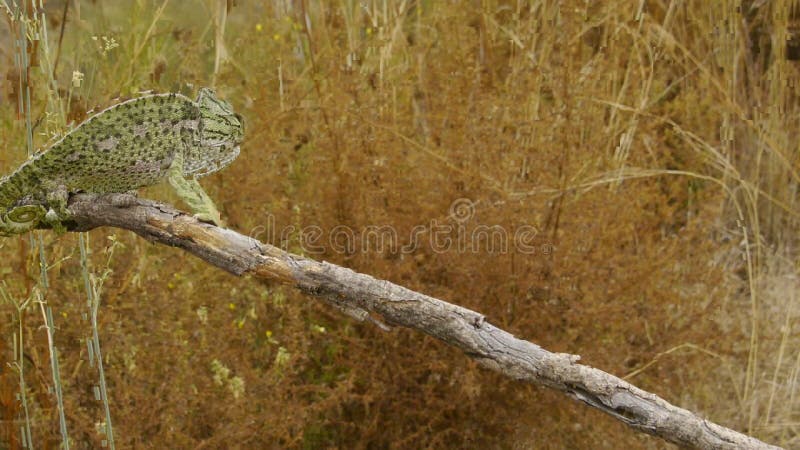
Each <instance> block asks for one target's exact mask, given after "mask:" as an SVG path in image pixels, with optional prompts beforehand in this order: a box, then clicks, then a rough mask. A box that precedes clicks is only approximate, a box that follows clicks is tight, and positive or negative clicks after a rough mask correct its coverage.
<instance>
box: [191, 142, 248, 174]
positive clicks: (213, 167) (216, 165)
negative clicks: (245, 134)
mask: <svg viewBox="0 0 800 450" xmlns="http://www.w3.org/2000/svg"><path fill="white" fill-rule="evenodd" d="M217 148H218V149H219V150H221V151H220V152H219V154H218V155H217V156H218V157H217V158H211V159H209V160H208V161H204V163H203V164H202V166H200V167H198V168H197V169H196V170H193V171H191V172H190V173H191V174H192V175H194V176H196V177H202V176H204V175H208V174H210V173H214V172H216V171H218V170H220V169H223V168H225V167H226V166H228V165H229V164H230V163H231V162H233V160H234V159H236V157H237V156H239V152H240V148H239V146H238V145H236V146H234V147H228V148H226V147H225V146H223V145H220V146H218V147H217Z"/></svg>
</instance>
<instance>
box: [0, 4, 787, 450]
mask: <svg viewBox="0 0 800 450" xmlns="http://www.w3.org/2000/svg"><path fill="white" fill-rule="evenodd" d="M794 3H795V2H794V1H789V0H776V1H773V2H762V1H733V0H728V1H718V2H716V1H715V2H708V1H704V0H686V1H679V0H651V1H644V0H608V1H604V2H585V1H577V0H575V1H545V0H542V1H533V2H521V1H520V2H515V1H492V0H482V1H469V2H455V1H444V0H440V1H425V0H417V1H413V0H409V1H405V0H403V1H401V0H384V1H360V2H357V1H350V0H339V1H331V2H316V1H310V0H305V1H303V0H300V1H288V0H275V1H271V2H246V1H239V2H235V1H234V2H227V3H226V2H225V1H222V2H217V1H198V2H194V3H191V4H190V3H189V2H166V1H164V2H161V1H145V0H142V1H135V2H134V1H130V2H113V3H112V2H94V1H74V2H70V3H69V6H68V9H67V13H66V16H65V17H66V20H65V21H64V20H63V19H62V18H63V17H64V16H63V14H64V8H65V5H64V2H60V1H49V2H47V3H46V5H45V9H44V12H45V16H46V21H47V27H48V38H49V39H48V41H47V46H46V48H43V47H42V43H41V42H36V41H32V43H33V44H34V45H36V47H35V48H34V52H33V53H32V54H31V64H32V67H31V68H30V70H29V73H30V77H31V81H30V88H31V99H32V100H31V114H30V117H31V121H32V123H33V124H34V125H35V129H34V140H35V142H36V144H37V146H39V147H41V146H43V145H45V144H46V142H47V141H48V140H49V138H50V136H51V135H53V134H54V133H57V132H62V131H63V130H65V129H66V125H65V122H66V123H69V122H73V121H74V123H78V122H79V121H80V120H82V119H83V118H85V117H86V115H87V111H88V110H90V109H92V108H100V107H104V106H107V105H110V104H113V103H114V102H115V97H118V96H121V97H132V96H135V95H137V94H136V93H137V92H139V91H141V90H147V89H153V90H156V91H159V92H167V91H175V92H183V93H186V94H187V95H194V91H196V88H197V87H199V86H214V87H215V88H216V89H217V91H218V93H219V94H220V96H221V97H223V98H226V99H228V100H229V101H231V102H232V103H233V104H234V105H235V107H236V108H237V109H238V110H239V112H240V113H241V114H242V115H243V116H244V117H245V118H246V131H247V140H246V142H245V143H244V145H243V149H242V154H241V156H240V157H239V159H238V160H237V161H235V162H234V163H233V165H232V166H230V167H229V168H228V169H226V170H224V171H223V172H221V173H218V174H215V175H213V176H211V177H208V178H206V179H204V180H203V184H204V186H206V187H207V191H208V192H209V193H210V194H211V196H212V197H213V198H215V199H216V200H217V201H218V205H219V206H220V209H221V210H222V212H223V217H226V218H227V220H228V223H229V226H230V227H231V228H234V229H236V230H238V231H240V232H244V233H248V232H250V233H253V235H254V236H258V237H260V238H261V239H263V240H266V241H268V242H271V243H273V244H276V245H282V246H284V247H285V248H287V249H289V250H291V251H294V252H303V245H302V240H301V233H300V231H299V230H301V229H302V228H303V227H308V226H316V227H319V229H320V230H322V232H323V236H324V237H325V239H327V237H328V236H331V235H332V233H335V231H336V230H337V228H336V227H337V226H346V227H349V229H352V230H355V231H356V232H357V233H360V232H361V231H362V230H365V229H368V227H370V226H391V227H393V229H395V230H396V231H397V235H398V236H399V237H400V239H401V241H400V244H407V243H408V242H409V240H410V236H411V235H412V233H415V232H416V231H415V230H419V229H420V228H415V227H427V228H424V229H423V231H422V232H421V233H418V237H419V242H418V245H417V246H416V247H415V248H414V249H413V251H411V252H408V253H402V252H398V251H395V252H392V251H389V250H387V249H383V251H380V249H376V248H375V247H374V245H372V246H371V245H370V244H369V241H368V240H357V241H355V245H354V247H353V248H351V249H348V250H347V251H342V249H339V248H336V247H335V246H333V245H330V244H328V243H325V244H324V245H323V247H324V249H325V251H324V252H323V253H314V254H310V255H309V256H312V257H315V258H317V259H325V260H328V261H331V262H334V263H336V264H340V265H344V266H347V267H350V268H352V269H354V270H357V271H361V272H366V273H369V274H371V275H373V276H376V277H379V278H385V279H388V280H391V281H393V282H396V283H399V284H402V285H404V286H407V287H409V288H411V289H415V290H418V291H421V292H424V293H426V294H430V295H433V296H437V297H440V298H443V299H446V300H448V301H451V302H454V303H457V304H461V305H463V306H466V307H468V308H472V309H475V310H478V311H481V312H483V313H485V314H486V315H487V316H488V317H489V319H490V321H491V322H493V323H494V324H496V325H498V326H500V327H503V328H506V329H508V330H510V331H512V332H513V333H515V334H516V335H518V336H520V337H524V338H526V339H530V340H532V341H534V342H536V343H538V344H540V345H543V346H544V347H546V348H548V349H550V350H552V351H561V352H569V353H577V354H580V355H582V357H583V362H584V363H587V364H590V365H592V366H595V367H599V368H601V369H603V370H606V371H608V372H611V373H614V374H617V375H629V377H628V379H629V381H632V382H633V383H635V384H637V385H638V386H640V387H642V388H644V389H647V390H650V391H652V392H655V393H657V394H658V395H660V396H662V397H664V398H666V399H667V400H669V401H671V402H673V403H675V404H678V405H680V406H682V407H685V408H688V409H691V410H694V411H696V412H698V413H700V414H702V415H704V416H706V417H708V418H710V419H711V420H714V421H716V422H719V423H721V424H723V425H726V426H729V427H732V428H735V429H737V430H740V431H742V432H745V433H749V434H752V435H754V436H756V437H759V438H761V439H763V440H766V441H768V442H770V443H774V444H779V445H783V446H786V447H787V448H791V447H800V432H799V431H798V430H799V429H800V395H799V394H798V377H799V376H800V350H798V349H800V300H798V292H800V290H798V277H797V275H798V267H799V266H798V262H799V261H800V260H799V259H798V254H797V251H796V250H797V244H798V242H797V230H798V214H799V213H800V208H798V197H797V189H798V182H799V181H800V163H798V161H799V160H800V158H799V157H800V154H799V153H798V147H797V146H798V142H799V140H798V131H799V130H800V128H798V125H800V124H799V123H798V122H799V120H798V119H799V118H800V114H798V112H800V109H799V108H798V105H799V104H798V91H797V90H798V83H797V81H798V80H799V79H800V77H798V62H797V58H798V57H800V35H799V36H797V37H796V36H795V34H794V32H795V30H796V29H798V30H800V16H797V15H796V14H798V13H797V11H798V10H797V5H795V4H794ZM0 5H6V2H2V3H0ZM0 9H2V8H0ZM7 18H8V17H7ZM19 25H20V24H19V22H14V21H11V20H7V21H6V22H5V26H3V27H0V38H2V40H0V64H2V65H1V66H0V67H1V68H2V73H0V75H2V78H3V79H4V80H5V81H4V85H3V91H2V97H1V98H0V100H2V102H1V103H0V142H2V147H1V148H2V150H3V151H2V153H0V169H2V170H0V172H1V173H9V172H10V171H12V170H13V168H14V167H15V166H16V165H17V164H18V163H20V162H21V161H23V160H24V158H25V157H26V153H25V119H24V117H21V116H20V115H19V114H18V110H17V102H18V100H19V98H20V93H19V89H18V86H19V82H18V80H19V73H20V70H19V64H15V60H14V55H15V49H14V47H13V45H14V42H15V41H14V39H16V36H17V34H16V33H18V27H19ZM34 25H36V22H31V26H34ZM796 25H797V27H796ZM62 30H63V39H62V38H60V37H59V36H60V35H61V34H62ZM43 52H44V56H42V54H43ZM56 61H57V63H56ZM53 69H54V70H53ZM74 72H79V73H80V75H74ZM75 77H78V78H81V77H82V80H81V82H80V83H78V82H77V81H75V82H74V83H73V81H74V79H75ZM65 119H66V120H65ZM141 195H143V196H148V197H155V198H158V199H162V200H165V201H175V197H174V196H173V195H172V194H171V193H170V192H169V189H167V188H165V187H154V188H148V189H146V190H143V191H142V192H141ZM459 199H462V201H463V199H467V200H469V202H470V203H469V204H468V206H471V207H473V210H472V211H470V212H471V215H469V217H468V220H464V221H461V222H457V223H456V222H454V217H453V216H452V214H451V212H453V211H451V207H452V206H453V205H454V204H456V202H457V201H458V200H459ZM464 204H465V203H460V205H462V206H463V205H464ZM456 212H457V211H456ZM437 224H439V225H447V224H449V225H461V226H462V227H464V229H466V230H473V229H475V227H478V226H493V225H498V226H500V227H502V228H503V229H505V230H507V231H508V232H509V233H513V232H514V230H517V229H519V228H520V227H522V226H531V227H534V228H535V229H536V230H537V232H538V234H537V235H536V238H535V239H534V241H533V244H534V245H535V246H536V248H537V249H539V251H538V252H536V253H533V254H529V253H523V252H520V251H517V250H514V247H513V246H511V248H510V249H509V250H508V251H498V250H497V249H496V248H495V249H494V250H493V251H491V250H490V249H487V248H486V247H481V248H480V249H479V250H478V251H460V250H459V249H457V248H450V249H449V250H447V251H439V250H437V247H436V245H435V244H436V243H435V233H434V232H433V228H432V227H433V226H435V225H437ZM265 227H266V228H265ZM270 229H272V230H276V233H275V234H271V233H270V232H268V230H270ZM339 230H341V228H339ZM448 236H450V237H451V238H453V237H455V234H454V233H450V234H449V235H448ZM88 240H89V248H90V253H89V256H88V258H87V259H86V261H87V262H88V266H89V268H88V272H89V274H90V275H91V276H90V277H89V282H90V285H91V286H92V289H93V290H95V291H96V292H97V293H98V294H99V298H100V301H101V307H100V310H99V316H98V321H99V324H98V328H99V331H100V339H101V342H102V350H103V352H104V353H103V358H104V362H105V372H106V381H107V384H108V400H109V402H110V407H111V417H112V422H113V430H114V437H115V442H116V445H117V446H119V447H120V448H163V447H164V446H165V445H166V446H168V447H170V448H284V447H288V448H308V449H316V448H330V447H342V448H422V447H433V448H467V447H472V448H625V447H629V448H666V447H668V446H667V445H666V444H664V443H663V442H661V441H659V440H656V439H653V438H650V437H648V436H642V435H638V434H634V433H633V432H631V431H630V430H629V429H627V428H626V427H624V426H623V425H621V424H620V423H618V422H617V421H615V420H612V419H610V418H608V417H606V416H604V415H603V414H601V413H599V412H596V411H594V410H592V409H590V408H587V407H585V406H583V405H582V404H579V403H576V402H574V401H572V400H569V399H567V398H564V397H562V396H561V395H559V394H556V393H553V392H550V391H547V390H544V389H541V388H537V387H534V386H527V385H520V384H517V383H515V382H513V381H511V380H507V379H503V378H501V377H500V376H498V375H497V374H494V373H489V372H488V371H486V370H483V369H479V368H477V367H476V366H475V365H474V364H473V363H472V362H471V361H469V360H468V359H467V358H465V357H464V356H463V355H461V354H459V353H458V352H457V351H454V350H452V349H450V348H447V347H445V346H444V345H442V344H440V343H439V342H436V341H434V340H433V339H430V338H428V337H426V336H422V335H419V334H416V333H412V332H409V331H406V330H401V329H398V330H394V331H392V332H391V333H384V332H381V331H379V330H378V329H377V328H375V327H374V326H372V325H369V324H360V323H355V322H353V321H352V320H350V319H349V318H344V317H343V316H341V315H340V314H338V313H337V312H335V311H332V310H330V309H329V308H327V307H325V306H323V305H321V304H320V303H318V302H315V301H309V298H307V297H305V296H303V295H301V294H299V293H298V292H295V291H293V290H292V289H291V288H287V287H280V286H265V285H262V284H257V283H256V282H254V281H252V280H242V279H236V278H234V277H232V276H229V275H227V274H225V273H222V272H220V271H218V270H216V269H214V268H211V267H208V266H206V265H205V264H203V263H202V262H200V261H198V260H195V259H193V258H191V257H189V256H187V255H185V254H182V253H180V252H179V251H176V250H173V249H170V248H165V247H160V246H154V245H150V244H148V243H146V242H144V241H142V240H141V239H138V238H137V237H135V236H133V235H131V234H129V233H125V232H120V231H116V230H112V229H101V230H95V231H93V232H91V233H89V235H88ZM40 241H41V242H42V244H43V245H42V247H43V249H44V254H45V255H46V262H47V266H48V269H49V272H48V280H49V287H48V288H47V289H45V288H44V287H43V283H42V278H41V275H40V271H39V259H38V258H39V250H38V249H37V247H38V245H39V242H40ZM77 241H78V236H77V235H75V234H66V235H63V236H60V237H59V236H55V235H54V234H53V233H50V232H42V233H35V234H34V235H33V239H32V238H31V237H29V236H20V237H17V238H8V239H2V240H1V241H0V252H2V262H0V273H1V274H2V280H3V281H2V284H1V285H0V287H2V290H3V292H4V297H3V302H2V304H1V305H0V318H2V319H0V336H2V338H0V362H2V368H0V412H2V417H0V428H2V431H0V448H20V445H21V444H20V441H19V430H20V427H21V426H22V424H23V423H24V422H25V421H24V416H23V414H22V411H21V406H20V403H19V402H18V401H17V400H16V398H15V396H16V394H17V393H18V392H19V388H20V384H19V375H18V366H17V365H15V361H17V360H16V359H15V355H14V345H16V343H18V342H19V341H20V337H22V338H23V341H24V342H23V345H22V348H23V352H24V358H23V359H22V360H21V361H17V362H18V363H21V364H22V365H23V368H24V374H25V378H26V383H27V391H26V398H27V400H28V408H29V413H30V418H29V421H28V422H29V424H30V426H31V429H32V434H33V437H34V444H35V445H36V447H37V448H57V447H58V445H59V444H60V442H61V437H60V434H59V425H58V423H59V420H58V412H57V404H56V401H55V397H54V396H53V395H51V394H50V393H49V392H50V390H51V389H52V387H53V385H54V382H53V378H52V376H51V369H50V363H49V360H50V359H49V358H50V356H49V355H50V353H51V345H50V344H49V343H48V340H47V334H46V332H45V330H44V328H43V325H44V319H43V315H42V312H41V311H42V307H41V305H40V304H39V303H38V302H36V301H33V302H31V303H29V304H28V307H27V309H25V310H24V313H23V314H20V313H19V312H18V310H17V308H16V307H15V306H17V305H20V304H21V303H22V302H23V301H25V300H26V299H33V300H37V299H43V300H44V301H46V303H47V305H49V306H50V307H52V308H53V314H54V316H55V324H56V328H55V330H54V332H55V340H54V343H53V345H54V346H55V347H57V349H58V358H59V362H60V369H61V377H60V383H61V385H62V388H63V395H64V411H65V414H66V418H67V428H68V431H69V436H70V440H71V443H72V444H73V447H74V448H89V447H98V446H100V445H101V441H102V439H104V435H103V434H101V433H100V432H98V430H99V429H102V424H103V422H104V418H103V417H104V416H103V412H102V407H101V403H100V402H98V401H97V400H95V398H94V394H93V388H94V386H96V385H97V384H98V375H97V371H96V369H95V368H94V367H90V365H89V364H88V362H87V343H86V338H87V336H90V334H91V327H90V325H89V323H88V321H87V320H86V319H85V317H86V315H87V313H88V310H87V307H86V295H87V294H86V290H85V285H84V274H83V272H84V271H83V269H82V267H81V258H80V255H79V252H78V245H77ZM32 244H33V247H32V246H31V245H32ZM548 249H551V250H552V251H550V252H548V251H547V250H548ZM306 250H308V249H306ZM39 296H41V297H39Z"/></svg>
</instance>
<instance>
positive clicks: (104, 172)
mask: <svg viewBox="0 0 800 450" xmlns="http://www.w3.org/2000/svg"><path fill="white" fill-rule="evenodd" d="M243 138H244V120H243V119H242V117H241V116H240V115H239V114H237V113H235V112H234V111H233V108H232V107H231V105H230V104H229V103H228V102H226V101H224V100H221V99H219V98H217V97H216V95H215V93H214V91H213V90H211V89H208V88H202V89H200V91H199V93H198V96H197V99H196V100H192V99H190V98H188V97H186V96H184V95H181V94H176V93H169V94H151V95H145V96H142V97H138V98H134V99H131V100H128V101H125V102H122V103H118V104H116V105H113V106H111V107H109V108H107V109H104V110H102V111H100V112H99V113H97V114H95V115H94V116H92V117H90V118H88V119H87V120H85V121H84V122H82V123H81V124H80V125H78V126H77V127H75V128H74V129H73V130H72V131H70V132H69V133H67V134H66V135H64V136H63V137H61V138H60V139H58V140H57V141H55V142H54V143H53V144H52V145H50V146H49V147H48V148H46V149H45V150H43V151H40V152H38V153H37V154H35V155H34V156H32V157H31V158H29V159H28V160H27V161H26V162H25V163H23V164H22V165H21V166H20V167H19V168H18V169H17V170H15V171H14V172H13V173H12V174H10V175H8V176H6V177H3V178H0V235H2V236H10V235H14V234H20V233H25V232H27V231H30V230H32V229H34V228H36V227H37V225H39V224H41V223H45V224H47V225H50V226H51V228H53V229H55V230H63V225H62V222H64V221H65V220H68V219H69V211H68V210H67V200H68V197H69V194H71V193H78V192H87V193H96V194H105V193H123V192H130V191H134V190H136V189H137V188H140V187H144V186H150V185H154V184H157V183H159V182H161V181H162V180H164V179H166V180H168V181H169V183H170V184H171V185H172V186H173V188H174V189H175V190H176V192H177V193H178V195H179V196H180V197H181V199H183V200H184V201H185V202H186V204H187V205H188V206H189V207H190V208H191V209H192V210H193V212H194V213H195V217H197V218H198V219H200V220H203V221H206V222H213V223H216V224H220V223H221V220H220V216H219V212H218V211H217V209H216V207H215V206H214V203H213V202H212V201H211V199H210V198H209V197H208V195H206V193H205V192H204V191H203V189H202V188H201V187H200V184H199V183H198V182H197V178H199V177H201V176H204V175H207V174H210V173H213V172H216V171H218V170H220V169H222V168H224V167H226V166H227V165H228V164H230V163H231V162H232V161H233V160H234V159H235V158H236V157H237V156H238V155H239V144H240V143H241V142H242V140H243Z"/></svg>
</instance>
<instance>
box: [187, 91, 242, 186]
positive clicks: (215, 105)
mask: <svg viewBox="0 0 800 450" xmlns="http://www.w3.org/2000/svg"><path fill="white" fill-rule="evenodd" d="M197 105H198V107H199V110H200V123H199V126H198V131H199V135H200V136H199V137H200V145H199V148H196V149H192V150H191V151H190V154H189V155H187V158H186V162H185V165H184V173H185V174H186V175H189V174H192V175H195V176H202V175H206V174H209V173H212V172H216V171H217V170H220V169H222V168H224V167H225V166H227V165H228V164H230V163H231V162H232V161H233V160H234V159H236V157H237V156H239V144H240V143H241V142H242V139H243V138H244V120H243V119H242V116H240V115H239V114H236V113H235V112H234V111H233V107H232V106H231V105H230V103H228V102H226V101H225V100H221V99H219V98H217V96H216V94H215V93H214V91H212V90H211V89H208V88H203V89H200V93H199V95H198V97H197Z"/></svg>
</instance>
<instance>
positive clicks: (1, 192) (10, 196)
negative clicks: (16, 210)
mask: <svg viewBox="0 0 800 450" xmlns="http://www.w3.org/2000/svg"><path fill="white" fill-rule="evenodd" d="M39 159H40V158H39V156H38V155H37V156H34V157H33V158H31V159H28V160H27V161H25V162H24V163H23V164H22V165H21V166H20V167H19V168H18V169H17V170H16V171H14V173H12V174H11V175H9V176H7V177H3V178H0V209H3V208H11V207H12V206H14V203H16V202H17V201H19V200H21V199H22V198H23V197H25V196H26V195H29V194H30V192H28V191H27V188H28V187H29V186H38V185H39V184H40V182H41V177H40V176H39V170H38V169H37V168H36V167H35V164H34V162H36V161H37V160H39Z"/></svg>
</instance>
